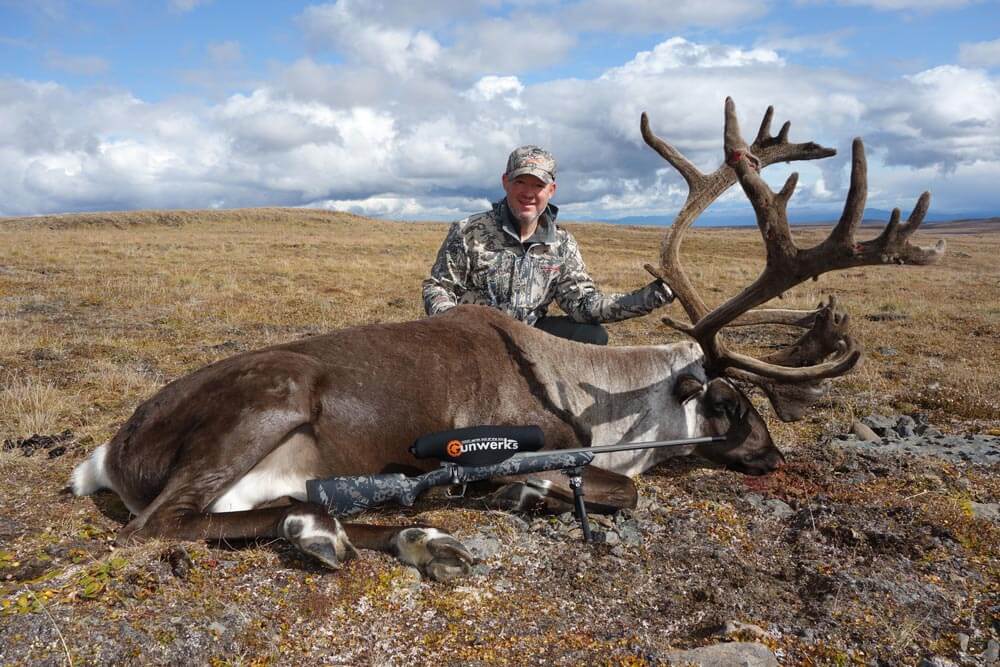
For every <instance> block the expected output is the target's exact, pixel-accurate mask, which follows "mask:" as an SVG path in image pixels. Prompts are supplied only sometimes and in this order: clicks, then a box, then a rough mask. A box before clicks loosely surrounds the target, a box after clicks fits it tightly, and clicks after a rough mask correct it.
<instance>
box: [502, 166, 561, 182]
mask: <svg viewBox="0 0 1000 667" xmlns="http://www.w3.org/2000/svg"><path fill="white" fill-rule="evenodd" d="M525 174H528V175H529V176H535V177H537V178H539V179H541V180H542V182H543V183H545V184H546V185H548V184H549V183H555V182H556V179H555V178H554V177H553V176H552V174H550V173H549V172H547V171H545V170H544V169H539V168H537V167H521V168H520V169H515V170H514V171H512V172H510V173H509V174H507V178H508V179H511V180H513V179H515V178H517V177H518V176H524V175H525Z"/></svg>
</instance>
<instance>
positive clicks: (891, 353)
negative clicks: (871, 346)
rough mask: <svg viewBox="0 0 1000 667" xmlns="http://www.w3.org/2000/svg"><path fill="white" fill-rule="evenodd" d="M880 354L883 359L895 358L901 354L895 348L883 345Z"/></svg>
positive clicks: (879, 349)
mask: <svg viewBox="0 0 1000 667" xmlns="http://www.w3.org/2000/svg"><path fill="white" fill-rule="evenodd" d="M878 353H879V354H881V355H882V356H883V357H895V356H896V355H897V354H899V350H897V349H896V348H894V347H889V346H888V345H883V346H882V347H880V348H878Z"/></svg>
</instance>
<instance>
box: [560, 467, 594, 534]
mask: <svg viewBox="0 0 1000 667" xmlns="http://www.w3.org/2000/svg"><path fill="white" fill-rule="evenodd" d="M563 472H564V473H565V474H566V476H567V477H569V488H571V489H573V506H574V509H575V510H576V511H575V514H576V518H577V521H579V522H580V528H582V529H583V541H584V542H587V543H590V542H593V541H594V538H593V536H592V535H591V534H590V521H589V520H588V519H587V506H586V505H584V504H583V470H582V469H581V468H570V469H569V470H564V471H563Z"/></svg>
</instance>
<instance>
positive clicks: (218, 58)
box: [205, 40, 243, 67]
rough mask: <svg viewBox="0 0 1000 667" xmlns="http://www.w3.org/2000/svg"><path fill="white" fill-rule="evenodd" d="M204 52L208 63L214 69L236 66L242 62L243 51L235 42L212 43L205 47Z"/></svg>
mask: <svg viewBox="0 0 1000 667" xmlns="http://www.w3.org/2000/svg"><path fill="white" fill-rule="evenodd" d="M205 50H206V52H207V53H208V60H209V62H211V64H213V65H215V66H216V67H229V66H232V65H237V64H239V63H240V62H241V61H242V60H243V51H242V50H241V48H240V43H239V42H237V41H233V40H229V41H225V42H212V43H211V44H209V45H208V46H207V47H205Z"/></svg>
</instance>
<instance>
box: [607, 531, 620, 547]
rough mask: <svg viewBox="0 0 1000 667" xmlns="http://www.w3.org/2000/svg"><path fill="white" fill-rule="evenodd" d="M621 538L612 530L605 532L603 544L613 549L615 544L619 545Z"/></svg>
mask: <svg viewBox="0 0 1000 667" xmlns="http://www.w3.org/2000/svg"><path fill="white" fill-rule="evenodd" d="M621 542H622V538H621V537H619V536H618V533H616V532H614V531H613V530H609V531H606V532H605V533H604V543H605V544H607V545H608V546H609V547H613V546H615V545H617V544H621Z"/></svg>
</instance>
